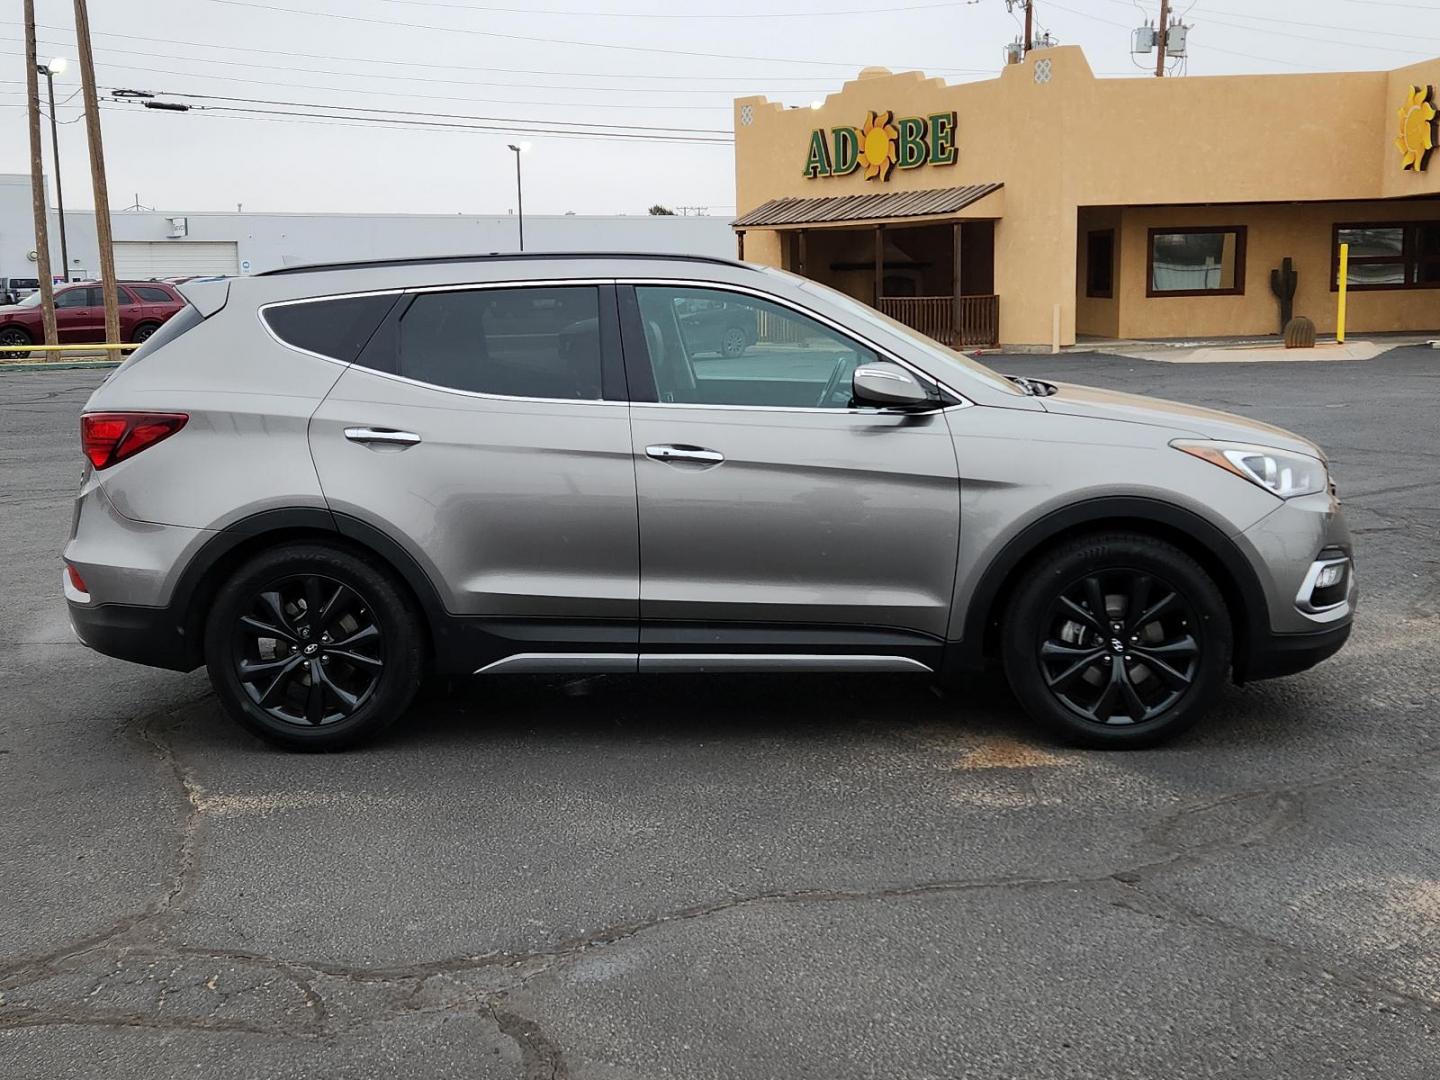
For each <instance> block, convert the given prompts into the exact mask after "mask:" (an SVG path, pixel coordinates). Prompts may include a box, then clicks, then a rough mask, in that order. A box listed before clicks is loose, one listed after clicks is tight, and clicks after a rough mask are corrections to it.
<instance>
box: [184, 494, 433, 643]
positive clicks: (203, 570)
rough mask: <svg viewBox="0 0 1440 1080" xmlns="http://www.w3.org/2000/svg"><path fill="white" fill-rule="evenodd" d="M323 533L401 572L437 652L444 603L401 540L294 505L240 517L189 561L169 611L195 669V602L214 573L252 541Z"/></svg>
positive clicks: (198, 615)
mask: <svg viewBox="0 0 1440 1080" xmlns="http://www.w3.org/2000/svg"><path fill="white" fill-rule="evenodd" d="M301 530H303V531H307V532H323V533H329V534H331V535H333V536H335V537H336V538H337V539H345V540H349V541H351V542H352V544H354V545H357V546H359V547H362V548H365V549H366V550H368V551H369V552H370V553H371V554H372V555H373V556H375V557H376V558H378V559H379V560H381V561H382V562H383V563H384V564H385V566H386V567H387V568H388V569H390V570H392V571H394V572H395V573H396V574H398V575H399V576H400V577H401V579H402V580H403V581H404V582H405V584H406V585H407V586H408V587H409V589H410V591H411V592H412V593H413V594H414V595H415V599H416V600H417V601H418V603H419V605H420V613H421V615H422V617H423V618H424V619H425V623H426V625H427V626H428V627H429V630H430V633H431V635H432V640H433V641H434V642H435V644H436V646H437V648H438V647H439V645H440V641H441V639H442V638H444V637H448V635H447V634H446V633H445V618H444V616H445V605H444V603H443V602H442V600H441V599H440V594H439V592H438V591H437V590H436V588H435V585H434V583H433V582H432V581H431V580H430V578H429V576H428V575H427V574H426V573H425V571H424V570H423V569H422V568H421V566H420V565H419V564H418V563H417V562H416V561H415V559H414V557H413V556H411V554H410V553H409V552H408V551H406V550H405V548H404V547H402V546H401V545H400V544H399V543H398V542H396V541H395V540H394V539H392V538H391V537H390V536H389V535H387V534H386V533H385V532H383V531H382V530H380V529H377V528H376V527H375V526H373V525H370V524H368V523H366V522H364V521H361V520H360V519H358V518H355V517H351V516H350V515H348V514H337V513H334V512H332V511H330V510H328V509H326V508H325V507H321V506H295V507H284V508H280V509H274V510H262V511H260V512H259V513H257V514H251V515H250V516H249V517H245V518H242V519H240V520H239V521H236V522H233V523H232V524H230V525H227V526H226V527H225V528H223V529H221V530H219V531H218V532H216V534H215V535H214V536H213V537H211V538H210V540H208V541H207V542H206V543H205V545H204V546H203V547H201V548H200V550H199V551H197V552H196V553H195V555H194V557H193V558H192V559H191V560H190V563H189V565H187V566H186V567H185V569H184V571H183V572H182V573H181V575H180V577H179V579H178V580H177V581H176V583H175V588H174V590H173V591H172V592H171V595H170V605H169V606H170V610H171V611H173V612H175V614H176V616H177V617H178V618H177V621H178V623H179V630H180V633H181V635H182V636H183V637H184V638H185V639H186V641H187V643H188V644H187V651H188V654H189V658H190V659H191V661H192V662H193V664H194V665H195V666H198V665H199V664H200V663H201V662H202V659H203V658H202V657H201V655H200V639H201V634H200V630H201V626H202V623H203V619H204V611H203V609H197V608H196V604H195V601H196V599H197V597H198V596H199V595H200V592H201V589H202V586H205V585H207V584H209V579H210V575H211V572H212V571H213V570H214V569H215V568H216V566H218V565H219V564H220V563H221V562H222V561H223V560H224V559H225V558H226V557H227V556H229V555H231V554H233V553H234V552H235V551H236V550H237V549H238V548H240V547H242V546H244V545H246V544H249V543H250V542H251V541H254V540H257V539H260V538H262V537H265V536H270V535H276V536H278V535H280V534H283V533H288V532H295V531H301Z"/></svg>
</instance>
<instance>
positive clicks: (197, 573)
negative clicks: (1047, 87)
mask: <svg viewBox="0 0 1440 1080" xmlns="http://www.w3.org/2000/svg"><path fill="white" fill-rule="evenodd" d="M182 291H183V292H184V294H185V296H186V298H187V301H188V302H187V304H186V306H185V307H184V309H183V310H182V311H181V312H180V314H178V315H177V316H175V318H173V319H172V320H171V321H170V322H168V323H167V324H165V326H164V327H162V328H161V329H160V330H159V331H158V332H157V333H156V334H155V335H154V336H153V337H151V338H150V339H149V341H147V342H146V343H145V345H144V346H142V347H141V348H140V349H139V350H137V352H136V353H135V354H134V355H133V356H132V357H130V358H129V360H127V361H126V362H125V363H124V364H123V365H122V366H121V367H120V368H118V369H117V371H116V372H115V373H114V374H113V375H112V376H111V377H110V379H109V380H107V381H106V382H105V383H104V384H103V385H102V386H101V387H100V388H99V389H98V390H96V391H95V392H94V394H93V395H92V396H91V398H90V400H89V402H88V403H87V404H86V406H85V409H84V412H83V413H82V415H81V418H80V428H81V443H82V447H83V450H84V455H85V462H86V467H85V471H84V475H83V478H82V481H81V485H80V493H79V497H78V500H77V505H76V508H75V514H74V519H73V520H74V524H73V528H72V533H71V538H70V540H69V543H68V544H67V545H66V546H65V550H64V564H65V565H64V574H63V588H64V593H65V596H66V598H67V601H68V606H69V612H70V619H71V622H72V624H73V626H74V628H75V630H76V632H77V634H78V635H79V636H80V638H81V639H82V640H83V641H85V642H86V643H88V644H89V645H90V646H91V647H93V648H95V649H98V650H99V651H101V652H104V653H108V654H110V655H112V656H118V657H122V658H124V659H127V660H133V661H136V662H139V663H144V664H150V665H154V666H158V667H165V668H173V669H178V670H189V669H192V668H194V667H197V666H199V665H200V664H202V663H203V664H205V665H206V666H207V667H208V668H209V673H210V678H211V680H212V682H213V683H214V686H215V688H216V692H217V694H218V696H219V699H220V701H221V702H222V703H223V705H224V707H225V708H226V709H227V710H228V711H229V712H230V714H231V715H232V716H233V717H234V718H235V719H236V720H238V721H239V722H240V723H241V724H243V725H245V726H246V727H248V728H249V729H250V730H252V731H254V732H256V733H257V734H259V735H261V736H263V737H264V738H267V739H270V740H272V741H274V742H277V743H280V744H283V745H286V746H291V747H302V748H307V749H317V748H322V747H325V748H332V747H339V746H343V745H346V744H349V743H353V742H355V741H357V740H359V739H362V738H364V737H368V736H371V735H373V734H375V733H376V732H377V731H379V730H380V729H382V728H383V727H385V726H386V725H387V724H389V723H391V722H393V721H394V720H395V719H396V718H397V717H398V716H400V714H401V713H402V712H403V711H404V710H405V708H406V707H407V705H408V703H409V702H410V700H411V698H412V695H413V694H414V693H415V690H416V687H417V685H418V683H419V681H420V679H421V676H422V673H424V672H425V671H427V670H430V671H436V672H442V673H472V672H474V673H478V674H481V675H483V676H487V677H500V676H502V675H504V674H509V673H534V672H544V673H574V674H581V673H585V674H590V673H595V672H630V673H634V672H637V671H638V672H645V673H650V672H654V673H661V672H704V673H712V672H737V671H741V672H798V671H813V672H826V673H836V672H860V673H870V674H878V673H885V672H899V673H905V672H908V673H913V674H916V675H920V676H925V677H930V678H937V679H942V680H951V679H953V678H955V677H956V676H957V675H959V674H961V673H964V672H968V671H977V670H980V669H983V668H984V667H985V666H986V665H987V663H988V662H991V661H994V662H998V663H999V665H1000V666H1002V667H1003V669H1004V672H1005V674H1006V675H1007V676H1008V679H1009V682H1010V685H1011V686H1012V687H1013V688H1014V691H1015V693H1016V695H1017V696H1018V697H1019V699H1020V701H1021V702H1022V704H1023V705H1024V706H1025V708H1026V709H1027V710H1028V711H1029V713H1030V714H1031V715H1032V716H1033V717H1034V718H1035V719H1036V720H1038V721H1040V722H1042V723H1043V724H1045V725H1047V726H1048V727H1049V728H1050V729H1051V730H1053V731H1055V732H1057V733H1059V734H1060V735H1062V736H1064V737H1066V738H1068V739H1071V740H1073V741H1075V742H1079V743H1082V744H1085V745H1090V746H1097V747H1110V748H1129V747H1138V746H1145V745H1149V744H1152V743H1155V742H1157V741H1159V740H1161V739H1164V738H1166V737H1169V736H1172V735H1174V734H1175V733H1177V732H1179V731H1181V730H1183V729H1184V728H1186V727H1187V726H1188V725H1190V724H1191V723H1192V722H1193V721H1195V720H1196V719H1197V718H1198V717H1199V716H1200V715H1201V714H1202V713H1203V712H1204V711H1205V710H1206V708H1208V707H1209V705H1210V703H1211V702H1212V701H1213V699H1214V697H1215V695H1216V693H1217V691H1218V690H1219V689H1220V687H1221V685H1222V683H1223V682H1224V681H1225V679H1226V678H1227V676H1228V677H1230V678H1233V679H1235V680H1237V681H1245V680H1250V679H1263V678H1267V677H1270V676H1275V675H1283V674H1289V673H1292V672H1297V671H1300V670H1302V669H1304V668H1307V667H1310V666H1311V665H1313V664H1316V663H1318V662H1319V661H1321V660H1323V659H1325V658H1326V657H1328V656H1330V655H1331V654H1332V653H1334V652H1335V651H1336V650H1337V649H1339V648H1340V647H1341V646H1342V645H1343V643H1344V642H1345V639H1346V637H1347V635H1348V634H1349V632H1350V624H1351V619H1352V616H1353V612H1354V610H1355V603H1356V595H1357V594H1356V587H1355V579H1354V574H1353V567H1352V564H1351V545H1350V536H1349V533H1348V532H1347V530H1346V526H1345V520H1344V516H1343V514H1342V513H1341V509H1340V504H1339V502H1338V501H1337V498H1336V494H1335V489H1334V486H1333V484H1332V482H1331V479H1330V476H1329V473H1328V470H1327V465H1326V461H1325V456H1324V455H1323V454H1322V453H1321V451H1320V450H1319V448H1318V447H1316V446H1315V445H1314V444H1313V443H1311V442H1309V441H1308V440H1306V439H1304V438H1301V437H1300V436H1297V435H1292V434H1290V433H1289V432H1286V431H1282V430H1280V429H1279V428H1274V427H1270V426H1268V425H1265V424H1261V423H1257V422H1255V421H1252V420H1248V419H1245V418H1243V417H1238V416H1232V415H1229V414H1226V413H1221V412H1215V411H1213V410H1210V409H1203V408H1195V407H1191V406H1187V405H1178V404H1174V403H1171V402H1165V401H1158V400H1152V399H1148V398H1144V397H1139V396H1136V395H1132V394H1123V393H1115V392H1108V391H1100V390H1092V389H1086V388H1084V387H1081V386H1072V385H1067V384H1059V383H1048V382H1042V381H1038V380H1033V379H1009V378H1004V377H1002V376H1000V375H997V374H996V373H995V372H993V371H991V370H989V369H988V368H986V367H984V366H982V365H980V364H978V363H976V362H974V361H973V360H971V359H969V358H967V357H965V356H962V355H960V354H959V353H955V352H952V351H950V350H948V349H946V348H944V347H942V346H940V345H938V344H936V343H935V342H934V341H932V340H930V339H928V338H925V337H922V336H921V335H919V334H917V333H915V332H913V331H911V330H909V329H908V328H906V327H904V326H902V325H901V324H899V323H897V322H894V321H892V320H890V319H888V318H886V317H885V316H883V315H881V314H879V313H878V312H876V311H874V310H873V309H871V308H869V307H868V306H866V305H864V304H862V303H860V302H858V301H856V300H853V299H851V298H849V297H846V296H844V295H842V294H840V293H838V292H835V291H833V290H831V289H828V288H826V287H824V286H822V285H819V284H817V283H814V282H809V281H805V280H803V279H801V278H797V277H794V276H793V275H790V274H786V273H783V272H780V271H776V270H769V269H762V268H759V267H755V266H749V265H745V264H740V263H734V262H729V261H726V260H719V259H707V258H699V257H679V256H647V255H635V256H613V255H593V256H559V255H555V256H532V255H525V256H493V257H488V258H485V257H479V258H467V259H436V260H399V261H393V262H373V263H353V264H342V265H335V266H327V267H313V268H286V269H283V270H278V271H272V272H270V273H267V274H260V275H257V276H254V277H247V278H239V279H232V280H226V281H215V282H195V283H191V284H188V285H186V286H184V287H183V290H182ZM697 300H706V301H710V302H712V303H715V304H719V305H722V306H731V307H735V308H739V309H745V310H748V312H749V313H750V317H752V318H754V319H756V320H759V319H761V318H763V319H764V320H765V325H766V326H767V337H768V336H769V329H768V328H769V327H770V326H771V325H772V324H773V326H774V327H775V340H776V341H779V342H785V343H787V344H786V345H784V346H777V347H776V348H774V349H766V350H765V352H764V354H763V355H756V356H753V357H751V358H750V359H749V360H747V363H746V365H745V366H744V367H743V368H741V369H732V368H727V367H724V366H721V365H715V364H710V363H696V362H695V359H694V357H695V348H694V344H693V342H692V340H691V339H690V338H689V337H688V336H687V334H686V333H685V330H684V322H685V318H686V316H687V315H689V314H690V313H692V311H693V305H694V301H697ZM789 343H793V347H791V345H790V344H789Z"/></svg>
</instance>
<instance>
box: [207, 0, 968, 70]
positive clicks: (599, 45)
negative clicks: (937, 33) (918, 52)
mask: <svg viewBox="0 0 1440 1080" xmlns="http://www.w3.org/2000/svg"><path fill="white" fill-rule="evenodd" d="M200 2H201V3H206V4H221V5H224V6H226V7H238V8H250V9H254V10H256V11H275V12H280V13H281V14H284V15H303V16H308V17H310V18H318V19H339V20H341V21H344V22H353V23H367V24H369V25H372V26H393V27H399V28H402V29H405V30H434V31H437V32H439V33H442V34H471V35H474V36H476V37H487V38H496V39H499V40H502V41H527V42H531V43H535V44H540V45H574V46H576V47H578V48H584V49H609V50H613V51H619V52H641V53H651V54H659V55H663V56H698V57H703V58H705V59H708V60H748V61H755V62H758V63H762V64H803V65H806V66H809V67H832V68H833V67H843V68H859V67H864V66H865V65H863V64H856V63H852V62H845V61H840V60H804V59H798V58H795V57H785V56H748V55H744V54H737V53H715V52H699V51H695V50H688V49H659V48H654V47H650V46H645V45H616V44H613V43H610V42H599V41H578V40H575V39H573V38H554V37H535V36H533V35H527V34H502V33H500V32H499V31H495V30H476V29H474V28H473V27H466V26H435V25H433V24H429V23H412V22H401V21H400V20H398V19H375V18H370V17H367V16H364V15H343V14H341V13H339V12H336V11H304V10H301V9H299V8H287V7H281V6H280V5H278V4H262V3H258V2H256V0H200ZM905 66H908V67H924V65H905ZM928 70H931V71H946V72H950V71H956V70H959V69H956V68H930V69H928Z"/></svg>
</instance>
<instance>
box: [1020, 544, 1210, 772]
mask: <svg viewBox="0 0 1440 1080" xmlns="http://www.w3.org/2000/svg"><path fill="white" fill-rule="evenodd" d="M1102 605H1103V607H1104V609H1105V617H1104V618H1103V619H1098V620H1097V619H1096V618H1095V617H1094V615H1093V612H1094V610H1095V609H1096V607H1097V606H1102ZM1117 628H1118V629H1117ZM1001 634H1002V637H1001V649H1002V654H1003V659H1004V664H1005V675H1006V678H1007V679H1008V680H1009V682H1010V686H1011V689H1013V690H1014V692H1015V696H1016V697H1017V698H1018V699H1019V700H1020V704H1021V705H1022V706H1023V707H1024V708H1025V711H1026V712H1028V713H1029V714H1030V715H1031V716H1032V717H1033V718H1034V719H1035V720H1037V721H1039V722H1040V723H1041V724H1043V725H1044V726H1045V727H1047V728H1049V729H1050V730H1051V731H1052V732H1054V733H1055V734H1057V735H1058V736H1060V737H1061V738H1063V739H1065V740H1067V741H1069V742H1072V743H1075V744H1077V745H1080V746H1088V747H1093V748H1096V749H1107V750H1125V749H1139V748H1141V747H1146V746H1154V745H1155V744H1157V743H1160V742H1163V741H1165V740H1166V739H1170V738H1173V737H1174V736H1176V735H1178V734H1180V733H1181V732H1182V731H1184V730H1185V729H1187V728H1188V727H1190V725H1191V724H1193V723H1194V722H1195V721H1196V720H1197V719H1198V718H1199V717H1200V716H1201V715H1202V714H1203V713H1204V712H1205V710H1206V708H1208V706H1209V705H1210V703H1211V702H1212V701H1213V700H1214V697H1215V695H1216V693H1217V692H1218V691H1219V689H1220V687H1221V685H1222V684H1223V683H1224V681H1225V678H1226V674H1227V672H1228V671H1229V669H1230V657H1231V652H1232V650H1233V633H1232V630H1231V626H1230V614H1229V612H1228V610H1227V609H1226V607H1225V601H1224V598H1223V597H1222V596H1221V595H1220V590H1219V589H1218V588H1217V587H1216V585H1215V582H1214V581H1212V580H1211V579H1210V577H1209V575H1208V574H1206V573H1205V571H1204V570H1203V569H1202V568H1201V567H1200V564H1199V563H1197V562H1195V560H1194V559H1192V558H1190V556H1188V555H1186V554H1185V553H1184V552H1183V551H1181V550H1180V549H1179V548H1176V547H1174V546H1173V545H1171V544H1168V543H1165V542H1164V541H1162V540H1157V539H1155V538H1153V537H1149V536H1143V535H1139V534H1134V533H1111V534H1105V535H1097V536H1089V537H1083V538H1080V539H1077V540H1074V541H1071V542H1070V543H1067V544H1064V545H1062V546H1061V547H1059V548H1057V549H1055V550H1054V551H1051V552H1049V553H1047V554H1046V555H1044V556H1043V557H1042V558H1041V559H1040V561H1039V562H1038V563H1037V564H1036V565H1035V566H1033V567H1032V568H1031V569H1030V570H1029V571H1028V572H1027V573H1026V575H1025V577H1024V580H1023V581H1022V583H1021V585H1020V587H1019V589H1018V591H1017V592H1016V593H1015V595H1014V597H1013V600H1012V602H1011V604H1010V610H1009V612H1008V613H1007V614H1006V616H1005V619H1004V622H1003V625H1002V628H1001Z"/></svg>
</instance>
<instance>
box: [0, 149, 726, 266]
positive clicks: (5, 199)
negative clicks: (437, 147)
mask: <svg viewBox="0 0 1440 1080" xmlns="http://www.w3.org/2000/svg"><path fill="white" fill-rule="evenodd" d="M110 221H111V227H112V230H113V232H114V236H115V270H116V274H117V276H119V277H121V278H151V277H179V276H181V275H185V274H231V275H236V274H258V273H260V272H261V271H262V270H273V269H275V268H276V267H280V266H294V265H296V264H299V263H314V262H336V261H343V260H349V259H384V258H398V257H405V256H425V255H475V254H487V253H489V252H493V251H514V250H516V249H517V247H518V245H519V219H518V218H517V217H516V216H515V215H513V214H506V215H500V216H477V215H472V214H247V213H215V212H213V211H205V212H201V213H183V212H179V211H165V212H159V211H148V210H147V211H137V212H130V211H118V212H113V213H112V214H111V216H110ZM65 231H66V239H67V242H68V246H69V250H70V276H71V278H72V279H77V280H78V279H82V278H93V277H96V276H97V275H98V273H99V267H100V259H99V253H98V248H97V246H96V243H95V214H94V213H93V212H92V211H89V210H82V211H67V213H66V214H65ZM34 249H35V230H34V226H33V217H32V214H31V208H30V178H29V177H28V176H24V175H3V174H0V276H5V277H33V276H35V263H34V261H33V260H32V259H30V258H29V254H30V252H32V251H34ZM50 250H51V257H50V258H51V266H52V268H53V270H54V272H55V274H56V275H57V276H58V275H59V274H60V231H59V219H58V215H57V214H56V212H55V210H54V208H53V207H52V208H51V210H50ZM525 250H526V251H643V252H661V253H684V254H693V255H720V256H729V257H733V256H734V255H735V238H734V235H733V234H732V233H731V231H730V219H729V218H723V217H678V216H676V217H668V216H661V217H651V216H649V215H635V216H627V215H615V216H589V215H581V214H565V215H549V214H543V215H532V214H526V215H525Z"/></svg>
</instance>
